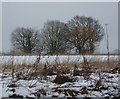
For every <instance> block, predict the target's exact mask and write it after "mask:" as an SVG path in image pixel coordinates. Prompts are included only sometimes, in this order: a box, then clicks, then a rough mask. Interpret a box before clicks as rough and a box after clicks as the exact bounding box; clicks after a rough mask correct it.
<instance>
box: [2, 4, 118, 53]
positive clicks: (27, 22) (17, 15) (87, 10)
mask: <svg viewBox="0 0 120 99" xmlns="http://www.w3.org/2000/svg"><path fill="white" fill-rule="evenodd" d="M75 15H80V16H92V17H93V18H96V19H98V20H99V22H100V24H102V26H103V27H105V25H104V24H106V23H107V24H109V26H108V31H109V43H110V45H109V46H110V50H111V51H113V50H114V49H117V48H118V5H117V3H105V2H104V3H98V2H96V3H93V2H87V3H82V2H77V3H52V2H51V3H40V2H39V3H33V2H32V3H10V2H9V3H3V4H2V29H3V31H2V48H3V52H8V51H10V50H11V43H10V34H11V32H12V31H13V30H14V29H15V28H16V27H32V28H35V29H39V30H40V29H41V28H42V27H43V25H44V22H46V21H47V20H60V21H62V22H67V21H69V20H70V19H71V18H72V17H74V16H75ZM98 51H103V52H104V51H105V52H106V38H105V37H104V39H103V41H102V42H101V44H100V47H99V48H98Z"/></svg>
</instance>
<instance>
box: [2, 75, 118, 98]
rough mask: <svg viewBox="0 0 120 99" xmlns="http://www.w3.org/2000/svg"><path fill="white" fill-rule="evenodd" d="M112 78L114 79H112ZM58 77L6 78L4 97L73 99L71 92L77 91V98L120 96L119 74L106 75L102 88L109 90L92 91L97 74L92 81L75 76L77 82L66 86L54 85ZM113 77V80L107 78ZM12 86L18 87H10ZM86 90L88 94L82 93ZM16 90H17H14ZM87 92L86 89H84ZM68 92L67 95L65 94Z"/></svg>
mask: <svg viewBox="0 0 120 99" xmlns="http://www.w3.org/2000/svg"><path fill="white" fill-rule="evenodd" d="M111 76H112V77H111ZM55 77H56V76H48V79H47V80H44V79H37V80H18V81H17V80H16V79H14V80H13V79H12V78H11V77H8V78H4V80H3V85H2V97H9V96H10V95H13V94H16V95H20V96H23V97H35V96H36V94H38V92H39V93H40V95H41V96H42V97H71V94H70V92H69V91H70V90H74V91H75V93H74V94H75V95H76V97H85V96H86V97H105V96H111V97H112V96H117V95H118V93H119V92H118V91H119V90H118V83H117V82H118V80H119V79H118V73H116V74H111V73H104V78H103V80H102V86H103V87H105V88H107V89H104V88H103V89H101V91H99V90H92V89H93V88H94V86H95V83H96V81H97V79H98V75H97V74H96V73H92V74H91V76H90V80H88V81H87V80H84V78H83V76H74V78H76V79H77V80H76V81H75V82H66V83H64V84H56V83H53V82H52V81H53V79H55ZM106 77H111V78H106ZM11 84H15V85H16V86H15V87H14V86H13V87H12V86H11V87H10V85H11ZM84 87H85V88H86V90H87V92H82V89H84ZM13 89H15V90H13ZM84 90H85V89H84ZM65 92H66V93H65Z"/></svg>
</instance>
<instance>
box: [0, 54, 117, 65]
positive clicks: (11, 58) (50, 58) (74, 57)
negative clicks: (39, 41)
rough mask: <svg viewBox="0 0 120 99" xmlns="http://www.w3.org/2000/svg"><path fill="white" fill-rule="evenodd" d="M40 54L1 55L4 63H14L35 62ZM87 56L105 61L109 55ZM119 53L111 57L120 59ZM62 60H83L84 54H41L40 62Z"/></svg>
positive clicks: (89, 58) (87, 56)
mask: <svg viewBox="0 0 120 99" xmlns="http://www.w3.org/2000/svg"><path fill="white" fill-rule="evenodd" d="M37 57H38V56H0V60H2V63H1V64H2V65H4V64H10V62H11V61H13V63H14V64H33V63H34V62H35V61H36V59H37ZM85 57H86V58H87V59H88V61H90V60H99V61H105V60H107V59H108V56H107V55H85ZM118 57H119V56H117V55H110V59H114V60H118ZM56 60H57V61H59V62H60V63H61V62H82V61H83V56H82V55H60V56H59V55H58V56H56V55H53V56H41V59H40V62H41V63H45V62H46V61H47V62H49V63H55V61H56Z"/></svg>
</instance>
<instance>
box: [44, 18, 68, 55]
mask: <svg viewBox="0 0 120 99" xmlns="http://www.w3.org/2000/svg"><path fill="white" fill-rule="evenodd" d="M67 32H68V27H67V25H66V24H64V23H62V22H60V21H57V20H56V21H48V22H46V23H45V25H44V27H43V30H42V36H43V41H44V47H45V49H46V51H47V53H51V54H53V53H57V54H58V53H65V52H66V51H67V49H68V48H69V47H70V46H68V45H69V44H68V42H67V41H66V39H65V37H66V35H67Z"/></svg>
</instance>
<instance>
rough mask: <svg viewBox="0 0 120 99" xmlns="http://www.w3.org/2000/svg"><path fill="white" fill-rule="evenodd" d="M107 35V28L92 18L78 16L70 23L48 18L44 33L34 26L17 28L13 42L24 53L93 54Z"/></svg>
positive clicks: (15, 47) (13, 35)
mask: <svg viewBox="0 0 120 99" xmlns="http://www.w3.org/2000/svg"><path fill="white" fill-rule="evenodd" d="M103 36H104V29H103V27H102V26H101V25H100V24H99V22H98V20H96V19H93V18H92V17H85V16H75V17H73V18H72V19H71V20H70V21H68V22H67V23H63V22H60V21H58V20H54V21H47V22H46V23H45V24H44V27H43V29H42V30H41V32H39V31H38V30H34V29H31V28H16V29H15V30H14V31H13V33H12V39H11V41H12V45H13V47H14V49H16V50H17V51H21V52H25V53H33V52H44V53H51V54H53V53H56V54H58V53H61V54H62V53H68V52H69V51H70V50H72V49H76V53H79V54H80V53H93V52H94V50H95V48H96V46H97V44H98V43H99V42H100V40H101V39H102V38H103Z"/></svg>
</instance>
